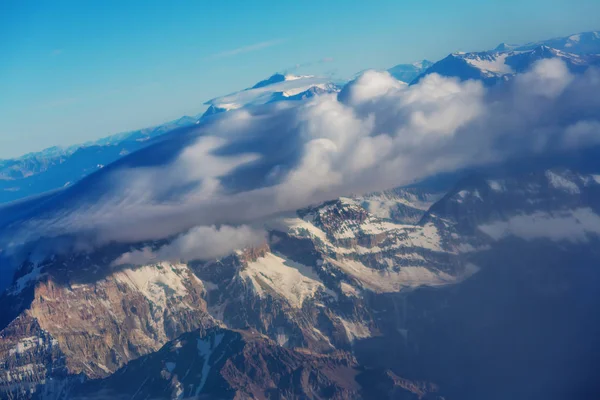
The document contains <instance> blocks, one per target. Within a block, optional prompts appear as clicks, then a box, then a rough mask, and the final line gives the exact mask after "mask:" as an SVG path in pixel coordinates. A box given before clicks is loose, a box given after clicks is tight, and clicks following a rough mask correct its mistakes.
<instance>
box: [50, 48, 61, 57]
mask: <svg viewBox="0 0 600 400" xmlns="http://www.w3.org/2000/svg"><path fill="white" fill-rule="evenodd" d="M62 53H63V49H54V50H52V55H53V56H55V57H56V56H60V55H61V54H62Z"/></svg>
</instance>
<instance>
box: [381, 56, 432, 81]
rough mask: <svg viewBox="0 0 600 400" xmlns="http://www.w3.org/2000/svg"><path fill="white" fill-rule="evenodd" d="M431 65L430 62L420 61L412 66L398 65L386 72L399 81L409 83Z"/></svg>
mask: <svg viewBox="0 0 600 400" xmlns="http://www.w3.org/2000/svg"><path fill="white" fill-rule="evenodd" d="M432 65H433V62H431V61H428V60H421V61H417V62H414V63H412V64H398V65H396V66H394V67H392V68H390V69H388V72H389V73H390V74H391V75H392V76H393V77H394V78H396V79H398V80H399V81H402V82H406V83H410V82H412V81H413V80H415V78H416V77H417V76H419V75H421V74H422V73H423V72H425V70H426V69H427V68H429V67H431V66H432Z"/></svg>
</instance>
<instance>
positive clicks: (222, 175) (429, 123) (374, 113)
mask: <svg viewBox="0 0 600 400" xmlns="http://www.w3.org/2000/svg"><path fill="white" fill-rule="evenodd" d="M599 92H600V79H599V78H598V74H597V72H594V71H591V72H589V73H587V74H585V75H583V76H578V77H574V76H572V75H571V74H569V73H568V71H566V68H565V67H564V65H562V64H560V62H558V63H557V62H556V61H554V60H545V61H541V62H540V63H538V64H536V66H535V67H534V68H533V70H532V71H530V72H528V73H527V74H525V75H524V76H523V77H520V78H518V79H515V80H514V81H513V82H510V83H507V84H506V85H504V86H502V87H499V88H497V89H491V90H487V89H485V88H484V87H483V86H482V85H481V84H480V83H478V82H473V81H467V82H459V81H457V80H455V79H449V78H443V77H440V76H438V75H435V74H432V75H429V76H427V77H426V78H424V79H422V80H421V81H420V82H419V83H418V84H416V85H413V86H407V85H405V84H402V83H400V82H398V81H396V80H395V79H393V78H392V77H391V76H389V74H387V73H379V72H375V71H368V72H365V73H364V74H363V75H362V76H361V77H359V78H358V79H357V80H356V81H354V82H352V83H350V84H349V85H347V87H346V88H344V90H343V91H342V92H341V93H340V95H339V97H336V96H335V95H324V96H319V97H316V98H314V99H312V100H310V101H307V102H283V103H275V104H271V105H265V106H260V107H256V108H252V109H243V110H238V111H232V112H228V113H223V114H220V115H217V116H215V117H213V118H211V119H210V120H208V121H205V122H204V123H203V124H201V125H199V126H198V127H197V128H195V129H196V131H194V132H188V133H187V134H185V135H182V134H179V135H176V136H171V137H167V138H166V139H165V140H164V141H163V142H162V143H160V144H158V145H156V146H155V147H150V148H147V149H145V150H143V151H141V152H138V153H134V154H132V155H130V156H129V157H127V158H125V159H123V160H122V161H123V162H122V163H120V164H119V165H114V166H111V167H112V168H105V169H104V170H103V171H102V172H101V173H100V174H96V175H95V176H93V177H91V178H93V179H87V180H84V181H82V182H81V183H80V184H78V185H75V186H74V187H72V188H70V189H69V191H65V193H64V195H63V196H64V198H63V200H62V201H57V202H56V203H55V204H54V205H52V207H51V208H48V209H47V211H45V212H43V213H41V214H38V215H36V218H33V219H29V220H27V221H24V222H22V223H21V224H20V225H18V226H14V225H13V226H11V227H10V228H8V229H7V230H6V231H5V232H8V235H6V236H4V238H3V240H4V243H5V242H6V241H7V240H8V241H11V242H14V243H22V242H27V241H31V240H35V239H36V238H38V237H40V236H43V237H48V236H50V237H63V236H71V235H72V236H75V237H76V238H77V239H78V240H77V243H80V244H81V243H82V244H83V245H85V246H90V245H91V246H101V245H104V244H107V243H110V242H112V241H117V242H128V243H135V242H143V241H146V240H154V239H163V238H166V237H172V236H174V235H177V234H180V233H181V232H186V231H189V230H191V229H192V228H194V227H196V226H205V227H206V226H211V225H234V226H237V225H241V224H252V223H254V222H256V221H259V220H261V219H262V218H265V217H267V216H269V215H271V214H275V213H278V212H282V211H289V210H295V209H298V208H301V207H304V206H306V205H309V204H313V203H317V202H321V201H325V200H328V199H332V198H336V197H339V196H340V195H347V194H350V193H361V192H368V191H373V190H381V189H387V188H391V187H395V186H399V185H403V184H407V183H411V182H413V181H414V180H416V179H421V178H424V177H427V176H429V175H431V174H435V173H439V172H447V171H452V170H456V169H458V168H463V167H467V166H476V165H480V164H484V163H488V162H493V161H501V160H503V159H506V158H508V157H512V156H515V155H525V154H532V153H539V152H544V151H555V150H560V149H562V148H565V147H570V148H573V147H576V146H580V145H586V144H588V143H590V140H589V138H588V136H589V135H591V134H593V132H595V131H594V129H595V127H596V126H597V124H599V123H600V112H599V111H598V110H600V100H599V96H597V93H599ZM582 124H584V125H585V126H584V125H582ZM589 127H591V128H589ZM573 132H575V133H573ZM590 132H592V133H590ZM581 137H585V138H586V139H585V140H581ZM165 154H168V155H169V156H166V155H165ZM70 193H75V194H77V195H70ZM80 193H84V194H85V195H80ZM204 233H206V234H209V233H210V232H204ZM0 243H2V242H0ZM0 247H1V246H0ZM230 247H231V246H230ZM165 251H166V250H165ZM138 256H144V254H140V255H138Z"/></svg>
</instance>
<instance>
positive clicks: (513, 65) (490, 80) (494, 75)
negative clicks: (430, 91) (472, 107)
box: [412, 45, 600, 86]
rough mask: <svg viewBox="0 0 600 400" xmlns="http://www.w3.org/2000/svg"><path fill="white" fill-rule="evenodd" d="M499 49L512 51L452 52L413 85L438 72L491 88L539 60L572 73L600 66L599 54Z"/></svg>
mask: <svg viewBox="0 0 600 400" xmlns="http://www.w3.org/2000/svg"><path fill="white" fill-rule="evenodd" d="M500 48H501V49H510V50H508V51H498V50H493V51H484V52H473V53H462V52H459V53H452V54H450V55H449V56H447V57H446V58H444V59H442V60H440V61H438V62H436V63H435V64H433V65H432V66H430V67H429V68H428V69H427V70H426V71H425V72H424V73H423V74H421V75H420V76H419V77H418V78H416V79H415V80H414V81H413V82H412V83H416V82H418V81H419V80H420V79H422V78H423V77H424V76H426V75H429V74H432V73H437V74H439V75H442V76H447V77H456V78H459V79H460V80H469V79H475V80H480V81H482V82H483V83H484V84H485V85H487V86H491V85H494V84H496V83H498V82H501V81H505V80H507V79H510V78H511V77H513V76H515V75H516V74H519V73H522V72H525V71H526V70H528V69H529V68H531V66H532V65H533V64H534V63H535V62H536V61H539V60H542V59H548V58H557V59H560V60H563V61H564V62H565V64H566V65H567V67H568V68H569V70H570V71H571V72H573V73H582V72H584V71H585V70H586V69H587V68H588V67H590V66H597V65H600V55H598V54H582V55H579V54H573V53H568V52H565V51H563V50H558V49H554V48H551V47H548V46H546V45H538V46H536V47H533V48H531V49H527V50H512V46H506V45H503V46H502V47H500ZM497 49H498V48H497Z"/></svg>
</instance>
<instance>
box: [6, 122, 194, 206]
mask: <svg viewBox="0 0 600 400" xmlns="http://www.w3.org/2000/svg"><path fill="white" fill-rule="evenodd" d="M197 122H198V118H196V117H188V116H184V117H181V118H178V119H176V120H174V121H170V122H167V123H165V124H162V125H158V126H155V127H151V128H145V129H140V130H137V131H133V132H124V133H119V134H116V135H111V136H108V137H105V138H102V139H99V140H96V141H90V142H86V143H82V144H79V145H74V146H70V147H67V148H60V147H52V148H49V149H46V150H43V151H40V152H37V153H29V154H26V155H24V156H22V157H19V158H16V159H9V160H0V203H6V202H9V201H13V200H18V199H22V198H25V197H28V196H33V195H37V194H41V193H43V192H47V191H50V190H55V189H60V188H63V187H66V186H69V185H72V184H74V183H75V182H77V181H78V180H80V179H81V178H83V177H85V176H87V175H89V174H91V173H93V172H94V171H97V170H99V169H100V168H102V167H104V166H105V165H108V164H110V163H112V162H114V161H116V160H118V159H119V158H121V157H123V156H124V155H126V154H129V153H132V152H134V151H136V150H139V149H141V148H144V147H146V146H148V145H150V144H152V143H154V141H155V140H158V138H159V137H160V136H161V135H163V134H165V133H167V132H171V131H173V130H176V129H179V128H187V127H191V126H194V125H195V124H196V123H197Z"/></svg>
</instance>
